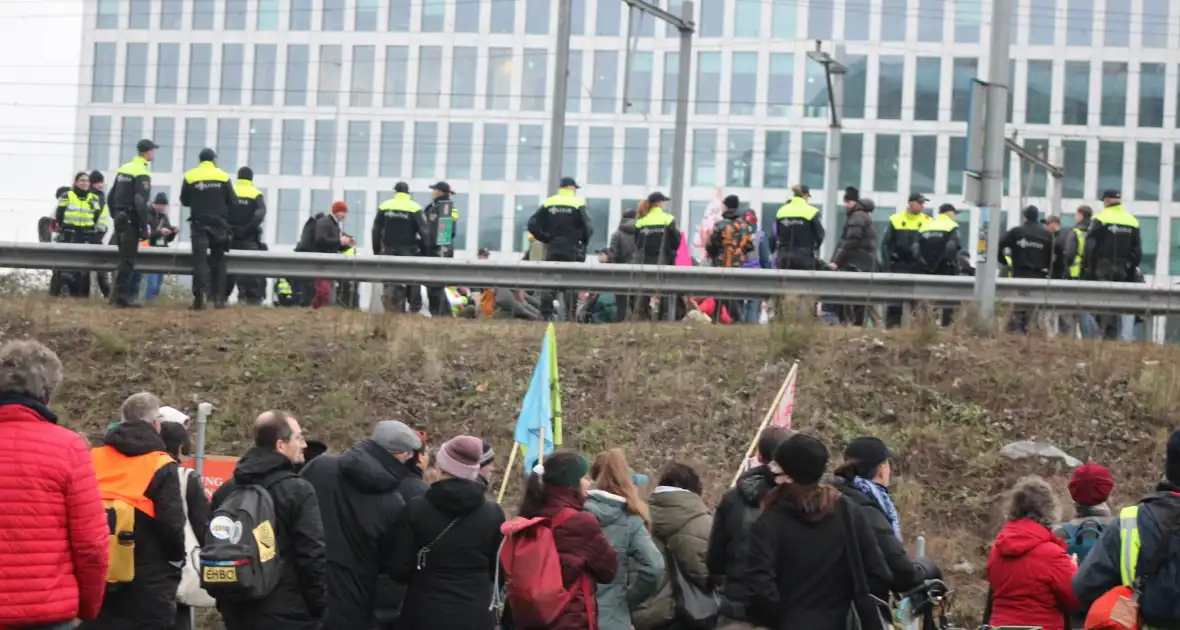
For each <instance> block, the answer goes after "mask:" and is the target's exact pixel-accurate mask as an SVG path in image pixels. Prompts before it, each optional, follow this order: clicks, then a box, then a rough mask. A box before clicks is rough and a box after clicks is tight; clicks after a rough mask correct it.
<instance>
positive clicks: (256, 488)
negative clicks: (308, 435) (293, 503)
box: [200, 473, 295, 602]
mask: <svg viewBox="0 0 1180 630" xmlns="http://www.w3.org/2000/svg"><path fill="white" fill-rule="evenodd" d="M294 476H295V475H292V474H290V473H284V474H281V475H278V476H275V477H271V478H268V479H266V480H264V482H263V483H262V484H251V485H240V486H237V487H235V488H234V489H233V490H231V491H230V493H229V496H227V497H226V498H225V500H224V501H222V502H221V505H220V506H218V508H217V509H216V510H215V511H214V512H213V518H212V519H210V521H209V526H208V529H206V531H205V546H204V547H203V548H202V549H201V566H200V570H201V588H203V589H205V591H206V592H207V593H209V596H210V597H212V598H214V599H216V600H217V601H219V602H220V601H229V602H241V601H253V600H258V599H262V598H264V597H266V596H267V595H269V594H270V592H271V591H273V590H274V588H275V586H276V585H277V584H278V582H279V575H280V561H281V558H279V547H278V538H277V534H276V531H275V527H276V523H277V522H278V519H277V517H276V515H275V503H274V498H273V497H272V496H271V494H270V487H271V486H273V485H274V484H276V483H278V482H279V481H282V480H284V479H287V478H289V477H294Z"/></svg>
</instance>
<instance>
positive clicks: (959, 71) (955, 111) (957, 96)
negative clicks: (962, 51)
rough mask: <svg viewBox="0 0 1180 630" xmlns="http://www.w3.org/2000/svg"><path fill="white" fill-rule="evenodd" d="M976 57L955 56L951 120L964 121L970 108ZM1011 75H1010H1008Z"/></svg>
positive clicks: (976, 68)
mask: <svg viewBox="0 0 1180 630" xmlns="http://www.w3.org/2000/svg"><path fill="white" fill-rule="evenodd" d="M978 67H979V60H978V59H965V58H962V57H956V58H955V67H954V76H953V78H952V80H953V81H954V85H953V86H952V89H951V120H953V121H955V122H966V121H967V116H968V115H969V113H970V110H971V90H972V89H974V84H975V81H974V79H975V74H976V73H977V72H978V71H979V70H978ZM1009 76H1011V75H1009Z"/></svg>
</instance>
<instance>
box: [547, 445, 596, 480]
mask: <svg viewBox="0 0 1180 630" xmlns="http://www.w3.org/2000/svg"><path fill="white" fill-rule="evenodd" d="M542 468H544V472H542V473H541V482H542V483H544V484H545V485H547V486H562V487H566V488H577V487H579V486H580V485H581V484H582V477H585V476H586V475H587V474H589V473H590V462H589V461H588V460H587V459H586V458H585V457H582V456H581V455H579V454H578V453H575V452H573V451H557V452H555V453H553V454H552V455H550V456H549V457H546V458H545V463H544V464H542Z"/></svg>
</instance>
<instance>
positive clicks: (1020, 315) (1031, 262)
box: [1000, 206, 1053, 332]
mask: <svg viewBox="0 0 1180 630" xmlns="http://www.w3.org/2000/svg"><path fill="white" fill-rule="evenodd" d="M1022 214H1023V217H1024V222H1023V223H1021V224H1020V225H1018V226H1016V227H1014V228H1012V229H1011V230H1008V233H1007V234H1005V235H1004V238H1002V239H1000V250H1001V251H1003V250H1008V259H1009V260H1010V261H1011V263H1010V265H1009V269H1010V270H1011V273H1012V277H1013V278H1039V279H1043V278H1048V277H1049V269H1050V267H1051V266H1052V264H1053V235H1052V234H1050V233H1049V231H1048V230H1046V229H1045V227H1044V226H1043V225H1041V219H1040V211H1039V210H1037V207H1036V206H1029V207H1027V208H1025V209H1024V212H1023V213H1022ZM1028 323H1029V312H1028V311H1025V310H1019V311H1014V312H1013V313H1012V321H1011V322H1009V324H1008V330H1009V331H1010V332H1028Z"/></svg>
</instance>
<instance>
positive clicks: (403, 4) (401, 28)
mask: <svg viewBox="0 0 1180 630" xmlns="http://www.w3.org/2000/svg"><path fill="white" fill-rule="evenodd" d="M412 2H413V0H390V2H389V23H388V24H387V25H386V26H387V30H390V31H393V32H397V33H406V32H409V30H410V7H411V3H412ZM460 13H462V11H460Z"/></svg>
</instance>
